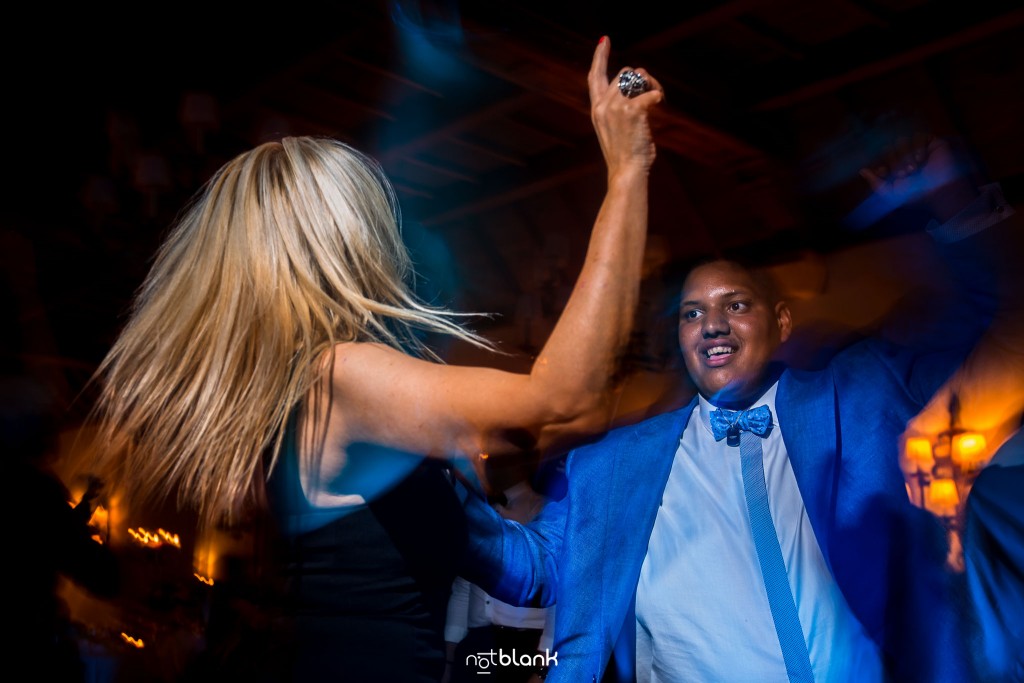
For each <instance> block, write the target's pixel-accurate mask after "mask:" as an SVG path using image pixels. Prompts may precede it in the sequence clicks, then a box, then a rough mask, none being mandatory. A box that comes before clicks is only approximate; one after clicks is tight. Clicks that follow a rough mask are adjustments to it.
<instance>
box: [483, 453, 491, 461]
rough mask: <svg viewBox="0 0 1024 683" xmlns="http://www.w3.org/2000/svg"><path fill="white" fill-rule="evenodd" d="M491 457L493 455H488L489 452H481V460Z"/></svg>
mask: <svg viewBox="0 0 1024 683" xmlns="http://www.w3.org/2000/svg"><path fill="white" fill-rule="evenodd" d="M489 457H491V456H490V455H488V454H487V453H481V454H480V459H481V460H486V459H487V458H489Z"/></svg>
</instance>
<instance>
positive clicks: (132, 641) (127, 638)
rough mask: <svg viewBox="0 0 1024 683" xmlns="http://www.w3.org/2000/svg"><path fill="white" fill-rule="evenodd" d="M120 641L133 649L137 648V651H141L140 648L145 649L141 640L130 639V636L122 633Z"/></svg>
mask: <svg viewBox="0 0 1024 683" xmlns="http://www.w3.org/2000/svg"><path fill="white" fill-rule="evenodd" d="M121 639H122V640H124V642H126V643H128V644H129V645H134V646H135V647H137V648H139V649H142V648H144V647H146V644H145V643H144V642H142V639H141V638H132V637H131V636H130V635H128V634H127V633H125V632H123V631H122V632H121Z"/></svg>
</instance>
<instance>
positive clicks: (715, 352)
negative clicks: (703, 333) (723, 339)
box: [706, 346, 733, 358]
mask: <svg viewBox="0 0 1024 683" xmlns="http://www.w3.org/2000/svg"><path fill="white" fill-rule="evenodd" d="M732 352H733V349H732V347H731V346H714V347H712V348H710V349H708V350H707V352H706V353H707V355H708V358H711V357H712V356H721V355H722V354H726V353H732Z"/></svg>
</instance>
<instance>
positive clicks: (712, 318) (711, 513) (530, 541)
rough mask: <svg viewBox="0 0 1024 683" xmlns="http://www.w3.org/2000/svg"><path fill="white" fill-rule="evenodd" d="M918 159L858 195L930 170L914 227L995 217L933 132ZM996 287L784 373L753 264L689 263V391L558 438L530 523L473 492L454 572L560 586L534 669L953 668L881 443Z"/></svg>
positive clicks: (963, 240) (889, 455)
mask: <svg viewBox="0 0 1024 683" xmlns="http://www.w3.org/2000/svg"><path fill="white" fill-rule="evenodd" d="M926 155H927V156H926V160H925V163H924V168H921V169H920V170H918V169H911V170H912V171H915V172H914V173H910V174H908V175H907V176H906V177H903V176H902V174H901V177H900V178H892V177H890V178H888V179H882V178H879V177H877V176H874V175H871V174H868V176H869V178H868V179H869V181H871V182H872V184H873V186H874V188H875V190H876V193H875V196H876V197H881V198H882V199H892V198H894V197H900V193H901V192H902V198H910V199H913V198H915V197H917V198H919V197H920V195H922V194H923V193H924V192H923V191H922V189H921V188H922V185H921V184H920V182H921V179H922V178H925V179H927V178H944V180H943V181H942V182H941V183H940V184H941V192H940V193H938V194H936V193H935V192H934V190H935V189H936V188H935V187H932V188H930V189H931V190H933V192H931V193H930V194H931V196H932V197H936V196H938V197H939V198H940V200H941V201H940V202H939V204H935V205H934V206H939V207H940V208H941V209H942V211H941V212H940V213H938V214H937V215H936V219H937V220H936V222H935V223H932V224H930V230H929V231H930V232H931V233H932V235H933V237H934V238H935V239H936V241H937V242H938V243H939V244H940V245H945V246H946V247H948V248H952V249H953V250H954V251H957V252H960V253H963V252H968V251H970V248H971V245H972V244H974V243H975V242H979V241H985V240H987V239H990V238H991V236H992V234H993V232H999V231H1002V230H1007V229H1008V228H1006V225H1007V224H1008V221H1007V220H1006V219H1008V218H1009V217H1010V216H1011V215H1012V214H1013V210H1012V209H1011V208H1010V207H1009V206H1008V205H1007V204H1006V202H1005V200H1004V199H1003V197H1002V195H1001V193H1000V191H999V188H998V187H997V186H994V185H990V186H983V187H982V188H980V189H977V188H974V187H973V186H972V187H970V188H966V189H965V188H964V186H963V183H962V182H960V180H954V179H952V178H951V177H950V176H949V175H948V174H947V173H946V171H945V170H943V168H946V169H947V170H948V168H951V164H950V163H949V150H948V148H947V147H945V146H943V144H942V143H941V142H940V143H932V145H931V146H930V147H929V149H928V150H927V151H926ZM916 158H917V159H920V157H916ZM961 180H962V179H961ZM914 183H917V185H914ZM963 198H966V200H965V201H959V200H961V199H963ZM953 200H957V201H956V204H957V206H956V207H955V209H954V208H950V203H951V201H953ZM997 226H998V230H997ZM986 272H988V271H986V270H985V269H984V268H981V269H978V270H975V271H973V273H972V275H971V276H970V277H971V278H972V280H971V282H972V285H978V282H979V279H978V278H979V277H980V278H982V279H984V277H985V273H986ZM978 289H981V290H986V289H988V288H987V287H978ZM991 294H992V291H983V292H982V296H981V297H975V298H971V299H967V301H968V302H970V304H969V305H970V306H972V307H974V310H971V311H970V313H971V316H967V315H964V316H962V317H961V318H959V319H958V320H957V324H956V325H955V326H950V327H949V328H948V330H947V332H948V334H945V335H943V337H942V338H941V339H934V340H932V342H933V343H932V344H930V346H929V347H928V348H927V349H924V348H920V347H915V348H914V349H908V348H900V347H897V346H895V345H893V344H889V343H887V342H885V341H882V340H880V339H875V340H868V341H865V342H862V343H859V344H856V345H853V346H851V347H850V348H848V349H846V350H844V351H842V352H840V353H838V354H836V355H835V356H834V357H833V358H832V360H831V361H830V362H829V363H828V364H827V366H826V367H824V368H823V369H820V370H814V371H797V370H793V369H787V368H783V367H779V366H778V365H777V364H776V363H775V362H774V359H775V358H776V357H777V353H776V352H777V351H778V349H779V347H780V345H781V344H783V343H784V342H785V341H786V340H787V338H788V337H789V336H790V334H791V331H792V319H791V314H790V311H789V308H788V307H787V306H786V304H785V302H783V301H781V300H779V297H778V296H777V295H776V293H775V291H774V289H773V287H772V285H771V282H770V280H769V279H768V278H767V277H765V276H762V275H761V274H760V273H759V272H758V271H757V270H753V269H751V268H748V267H747V266H745V265H743V264H740V263H738V262H734V261H728V260H715V261H710V262H706V263H703V264H701V265H699V266H697V267H696V268H694V269H693V270H691V271H690V273H689V275H688V276H687V278H686V280H685V283H684V285H683V287H682V303H681V307H680V322H679V343H680V348H681V351H682V355H683V358H684V361H685V364H686V368H687V371H688V373H689V375H690V377H691V379H692V380H693V383H694V385H695V386H696V388H697V392H698V393H697V396H695V397H694V398H693V400H692V401H690V403H689V404H688V405H687V406H685V407H683V408H682V409H679V410H676V411H673V412H669V413H665V414H662V415H658V416H656V417H653V418H650V419H648V420H645V421H643V422H640V423H639V424H635V425H630V426H625V427H620V428H617V429H614V430H612V431H610V432H609V433H607V434H606V435H604V436H603V437H602V438H600V439H599V440H597V441H595V442H593V443H590V444H588V445H585V446H583V447H581V448H578V449H576V450H575V451H573V452H572V453H571V454H570V456H569V459H568V464H567V476H568V482H569V485H568V491H567V494H566V496H565V497H564V498H563V499H562V500H561V501H559V502H557V503H553V504H550V505H548V506H547V508H546V509H545V510H544V512H542V513H541V515H540V516H539V517H538V518H537V519H536V520H535V521H534V522H532V523H530V524H528V525H521V524H515V523H511V522H507V521H503V520H501V519H500V518H498V517H497V516H496V515H494V514H493V513H492V511H490V510H489V508H488V507H487V506H486V505H485V504H483V503H482V501H480V500H477V499H475V498H473V497H470V498H468V499H467V504H466V505H467V513H468V516H469V521H470V533H471V553H470V555H471V558H472V563H471V568H470V569H467V571H466V574H467V575H468V576H469V577H470V579H471V580H473V581H474V582H477V583H480V584H481V585H484V586H486V587H487V590H488V591H489V592H491V593H492V594H493V595H496V596H498V597H500V598H502V599H503V600H506V601H508V602H513V603H518V604H540V605H546V604H552V603H556V602H557V604H558V613H557V619H556V625H555V651H554V652H553V653H552V656H553V657H552V659H550V660H549V661H548V662H547V663H548V667H547V668H546V670H543V671H542V673H544V674H545V675H547V677H548V680H549V681H572V682H574V683H575V682H578V681H594V682H595V683H596V682H597V681H601V680H607V678H605V677H606V674H607V675H608V677H610V678H613V679H614V680H632V679H634V678H635V679H636V680H639V681H651V682H662V683H663V682H666V681H808V682H809V681H829V682H831V681H889V680H894V681H929V682H933V681H951V682H952V681H958V682H959V681H964V680H969V678H970V676H971V675H972V674H971V672H970V670H969V664H968V661H969V658H968V655H967V652H966V651H965V647H964V642H965V639H964V638H963V634H962V632H961V622H960V619H961V607H962V605H961V604H960V600H961V599H962V597H963V587H962V581H961V579H962V577H960V576H959V575H957V574H956V573H955V572H953V571H951V570H949V568H948V567H947V565H946V563H945V557H946V550H947V547H946V538H945V533H944V531H943V529H942V527H941V525H940V524H939V523H938V522H937V520H936V519H935V518H933V517H931V516H930V515H929V514H928V513H927V512H924V511H922V510H920V509H918V508H916V507H914V506H913V505H912V504H911V503H910V501H909V499H908V496H907V493H906V489H905V484H904V479H903V475H902V473H901V471H900V469H899V465H898V448H899V440H900V436H901V434H902V433H903V430H904V429H905V427H906V425H907V423H908V421H910V420H911V418H913V417H914V416H915V415H916V414H917V413H918V412H919V411H920V410H921V408H922V407H923V406H925V405H926V404H927V402H928V401H929V399H930V398H931V397H932V396H933V394H934V393H935V392H936V390H937V389H938V388H939V387H940V385H942V383H943V382H944V381H945V380H947V378H949V377H950V375H951V374H952V373H953V372H954V370H955V369H956V368H957V366H958V365H959V364H960V363H961V362H962V361H963V359H964V356H965V354H966V352H967V350H969V349H970V345H971V344H973V342H974V340H975V339H977V337H978V336H979V334H980V332H981V329H982V328H983V326H984V324H986V323H987V321H988V319H989V314H988V312H987V311H985V310H984V309H985V307H986V305H987V304H991V303H992V301H993V299H992V297H991ZM972 316H973V317H974V318H976V322H977V325H969V324H967V322H966V321H967V318H968V317H972ZM973 352H984V350H979V349H978V348H975V349H974V351H973ZM613 653H614V657H613ZM610 660H614V662H615V668H616V669H617V671H615V672H614V673H608V672H606V668H607V667H608V665H609V661H610Z"/></svg>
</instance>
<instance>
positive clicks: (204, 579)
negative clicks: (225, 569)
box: [192, 572, 213, 586]
mask: <svg viewBox="0 0 1024 683" xmlns="http://www.w3.org/2000/svg"><path fill="white" fill-rule="evenodd" d="M192 573H193V574H194V575H195V577H196V578H197V579H199V580H200V581H202V582H203V583H205V584H206V585H207V586H212V585H213V579H211V578H209V577H207V576H203V575H202V574H200V573H199V572H192Z"/></svg>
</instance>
